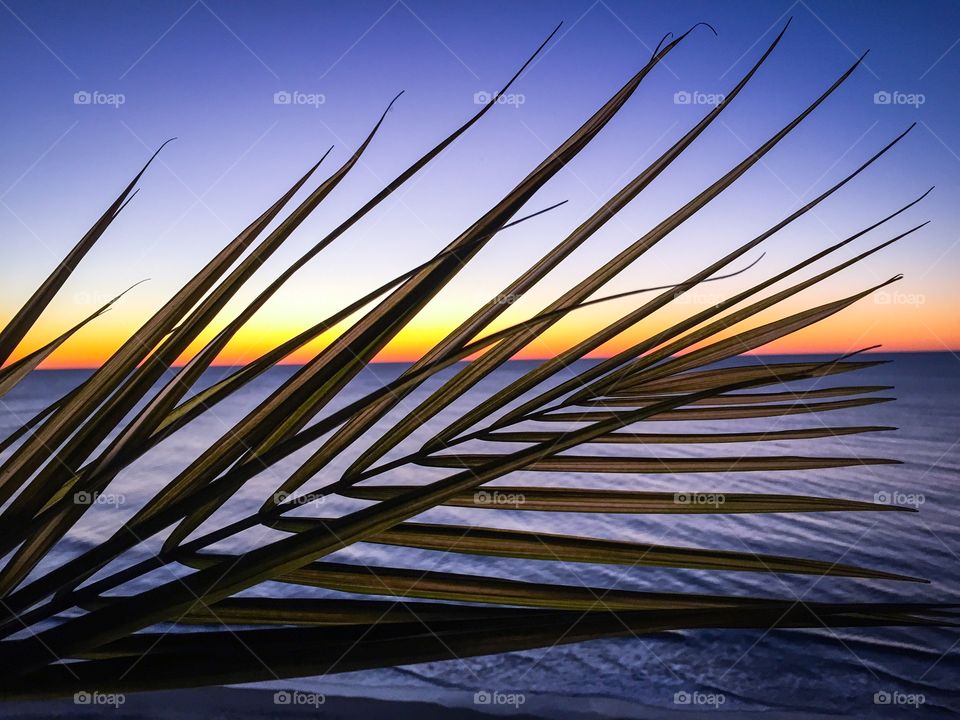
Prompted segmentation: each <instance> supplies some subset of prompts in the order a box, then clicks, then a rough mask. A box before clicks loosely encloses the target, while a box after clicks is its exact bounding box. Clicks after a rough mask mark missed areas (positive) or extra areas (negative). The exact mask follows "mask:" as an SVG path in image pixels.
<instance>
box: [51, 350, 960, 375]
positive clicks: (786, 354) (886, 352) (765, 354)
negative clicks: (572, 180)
mask: <svg viewBox="0 0 960 720" xmlns="http://www.w3.org/2000/svg"><path fill="white" fill-rule="evenodd" d="M848 352H850V351H844V352H840V351H836V352H793V353H791V352H755V353H743V354H741V355H737V356H735V357H823V356H830V355H836V356H838V357H839V356H842V355H844V354H845V353H848ZM957 353H960V348H944V349H942V350H884V349H883V348H877V349H875V350H866V351H864V352H862V353H858V354H860V355H936V354H957ZM610 357H612V356H610V355H596V356H590V357H585V358H580V359H579V360H577V361H575V362H579V361H581V360H606V359H608V358H610ZM255 359H256V358H254V360H255ZM419 359H420V358H409V359H403V360H378V359H374V360H370V361H369V362H368V363H367V364H368V365H406V364H411V363H414V362H416V361H417V360H419ZM550 359H552V358H550V357H542V358H510V359H509V360H507V361H506V362H543V361H545V360H550ZM729 359H732V358H729ZM463 362H472V361H470V360H459V361H458V363H463ZM306 364H307V363H304V362H278V363H274V364H273V365H272V366H271V367H303V366H304V365H306ZM184 365H186V363H175V364H173V365H171V366H170V367H171V368H182V367H183V366H184ZM99 367H101V365H71V366H63V367H39V368H36V369H35V370H34V371H33V372H44V371H52V372H59V371H62V370H96V369H98V368H99ZM237 367H244V364H243V363H234V364H230V363H212V364H211V365H210V366H209V367H208V369H209V368H237Z"/></svg>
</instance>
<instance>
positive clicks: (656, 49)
mask: <svg viewBox="0 0 960 720" xmlns="http://www.w3.org/2000/svg"><path fill="white" fill-rule="evenodd" d="M672 37H673V33H672V32H668V33H667V34H666V35H664V36H663V37H662V38H660V42H658V43H657V47H656V48H655V49H654V51H653V57H656V56H657V55H658V54H659V52H660V48H662V47H663V44H664V43H665V42H666V41H667V40H669V39H670V38H672Z"/></svg>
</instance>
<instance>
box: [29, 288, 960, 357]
mask: <svg viewBox="0 0 960 720" xmlns="http://www.w3.org/2000/svg"><path fill="white" fill-rule="evenodd" d="M797 309H799V307H798V308H790V309H789V310H790V312H795V311H796V310H797ZM782 312H783V311H781V314H776V313H772V312H770V311H768V313H763V314H761V315H759V316H757V318H755V319H754V320H753V321H752V322H749V323H747V324H746V325H740V326H736V328H735V330H742V329H745V327H753V326H756V325H758V324H762V323H765V322H770V321H771V320H773V319H775V318H777V317H781V316H782ZM684 314H685V313H681V312H680V311H674V312H673V313H671V314H670V315H669V316H666V315H665V316H664V317H663V318H660V322H658V323H652V322H651V323H649V324H641V325H640V326H639V327H636V328H633V329H632V330H631V331H628V332H626V333H624V334H622V335H621V336H619V337H617V338H615V339H614V340H612V341H610V342H607V343H605V344H604V345H602V346H600V347H599V348H598V349H597V350H596V351H594V352H592V353H590V354H589V355H588V357H591V358H600V357H609V356H610V355H613V354H615V353H617V352H619V351H621V350H623V349H625V348H627V347H629V346H631V345H632V344H634V343H636V342H637V341H639V340H641V339H642V338H644V337H646V336H649V335H650V334H652V333H653V332H656V331H659V330H661V329H662V328H664V327H667V326H668V325H669V324H671V323H673V322H676V321H677V320H679V319H680V318H682V317H683V316H684ZM606 321H609V317H607V318H606ZM603 324H604V321H603V319H601V320H599V321H598V320H596V319H595V320H592V321H587V320H586V319H583V320H581V321H571V320H568V321H565V322H564V323H560V324H558V325H557V326H555V327H553V328H551V329H550V330H548V331H547V332H546V333H545V334H544V335H543V336H541V337H539V338H537V339H535V340H533V341H532V342H531V343H530V344H529V345H528V346H527V347H525V348H524V349H523V350H521V351H520V352H519V353H518V354H517V356H516V359H524V360H533V359H543V358H547V357H552V356H554V355H556V354H558V353H559V352H561V351H563V350H564V349H566V348H568V347H570V346H572V345H574V344H575V343H577V342H579V341H580V340H582V339H583V338H585V337H588V336H589V335H590V334H591V333H592V332H593V331H595V330H596V329H597V328H598V327H602V326H603ZM455 325H456V322H455V321H451V322H445V323H442V324H441V323H439V322H432V323H430V324H425V323H421V324H418V325H414V326H411V327H408V328H407V329H406V330H404V331H403V332H401V333H400V334H399V335H398V336H397V337H396V338H394V340H393V341H392V342H391V343H390V344H389V345H387V347H386V348H384V349H383V350H382V351H381V352H380V353H378V354H377V356H376V358H375V360H374V362H411V361H414V360H416V359H418V358H420V357H421V356H422V355H423V354H424V353H425V352H426V351H427V350H428V349H429V348H430V347H432V346H433V345H434V344H436V343H437V342H438V341H440V340H441V339H442V338H443V337H444V336H445V335H446V333H447V332H449V330H450V329H452V328H453V327H455ZM505 326H506V323H503V322H500V323H498V324H497V325H496V326H495V327H494V328H493V329H494V330H496V329H499V328H501V327H505ZM346 327H347V325H346V324H344V325H343V326H341V327H338V328H336V329H334V330H333V331H328V332H327V333H326V334H325V335H323V336H321V338H319V339H318V340H315V341H313V342H311V343H309V344H308V345H306V346H304V347H302V348H300V349H298V350H296V351H294V352H293V353H292V354H290V355H289V356H288V357H286V358H285V359H284V360H283V362H282V363H281V364H283V365H300V364H303V363H305V362H307V361H309V360H310V359H311V358H312V357H314V356H315V355H316V353H317V352H319V351H320V350H321V349H322V348H324V347H326V346H327V345H328V344H329V343H330V342H331V341H332V340H333V339H334V338H335V337H336V336H337V335H338V334H339V333H340V332H342V331H343V329H344V328H346ZM216 329H219V328H214V329H208V330H207V331H206V332H205V333H204V334H203V335H202V336H201V338H199V339H198V340H197V341H196V342H194V343H193V344H192V345H191V346H190V348H189V349H188V351H187V352H186V353H184V355H183V356H182V357H181V358H180V359H179V361H178V364H182V363H183V362H185V360H186V359H188V358H189V357H190V356H191V355H192V354H194V353H195V352H196V351H197V350H199V349H200V348H201V347H202V346H203V344H204V343H205V342H206V341H207V340H209V339H210V338H211V337H212V336H213V333H214V332H215V331H216ZM302 329H303V328H302V327H301V326H292V325H290V326H281V325H280V324H276V325H266V324H265V322H264V321H260V322H258V323H254V324H252V325H251V326H250V327H247V328H245V329H244V330H243V331H241V332H240V333H238V335H237V336H236V337H235V338H234V340H233V342H231V343H230V344H229V345H228V346H227V348H226V350H225V351H224V352H223V353H221V355H220V356H219V357H218V358H217V360H216V362H215V363H214V364H215V365H217V366H237V365H242V364H245V363H247V362H250V361H251V360H253V359H255V358H257V357H259V356H260V355H262V354H263V353H265V352H267V351H268V350H270V349H271V348H273V347H275V346H276V345H278V344H279V343H281V342H283V341H285V340H287V339H288V338H290V337H292V336H294V335H296V334H297V333H298V332H300V331H301V330H302ZM129 330H130V326H127V325H126V324H125V323H124V322H123V321H122V319H121V318H116V319H115V320H114V323H112V324H110V325H109V326H106V327H104V326H101V327H100V328H99V329H98V330H96V331H95V330H93V329H90V328H85V329H84V330H83V331H81V332H80V333H78V335H77V336H76V337H74V338H71V339H70V340H68V341H67V343H65V344H64V346H63V347H61V348H60V349H59V350H58V351H57V352H55V353H54V354H53V356H52V357H50V358H49V359H47V360H46V361H45V362H44V363H42V365H41V366H40V367H41V368H43V369H79V368H95V367H98V366H99V365H100V364H102V363H103V361H104V360H106V359H107V358H108V357H110V355H111V354H112V353H113V352H114V351H115V350H116V349H117V348H119V347H120V345H121V344H122V342H123V340H124V338H125V337H126V336H127V334H128V333H129ZM735 330H729V331H727V332H726V333H725V334H721V335H720V336H719V337H724V336H726V335H730V334H732V333H733V332H734V331H735ZM56 334H57V330H56V327H55V324H54V323H52V322H51V321H49V320H48V321H44V322H41V323H40V324H39V325H38V327H37V328H35V330H34V331H33V332H31V333H30V335H29V336H28V337H27V339H26V340H25V342H24V343H22V344H21V348H20V349H18V353H17V354H16V355H15V356H14V359H16V358H18V357H22V356H23V355H25V354H27V353H28V352H31V351H33V350H35V349H36V348H37V347H39V346H41V345H42V344H43V343H45V342H49V340H50V339H51V338H52V337H55V336H56ZM878 344H879V345H881V348H880V349H879V350H880V351H881V352H943V351H952V350H954V349H956V348H960V323H958V321H957V320H956V319H955V317H954V316H953V313H952V312H948V311H946V310H944V311H942V312H933V311H932V310H931V308H925V309H924V310H923V312H919V311H918V310H917V309H915V308H896V309H894V310H891V309H889V308H887V309H884V308H882V307H879V308H878V307H877V306H876V305H873V304H871V303H863V304H858V305H854V306H853V307H850V308H847V309H846V310H845V311H843V312H841V313H839V314H837V315H835V316H833V317H830V318H827V319H826V320H824V321H822V322H820V323H818V324H816V325H813V326H811V327H808V328H804V329H803V330H800V331H798V332H796V333H794V334H792V335H789V336H787V337H784V338H781V339H779V340H777V341H775V342H772V343H768V344H766V345H763V346H761V347H759V348H756V349H750V350H749V351H748V352H750V353H753V354H785V355H802V354H842V353H845V352H850V351H853V350H860V349H863V348H865V347H869V346H872V345H878ZM694 347H697V346H696V345H695V346H694Z"/></svg>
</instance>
